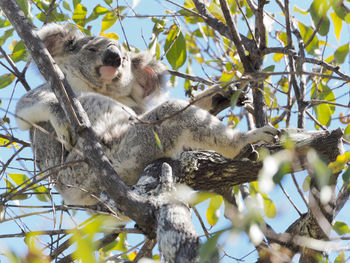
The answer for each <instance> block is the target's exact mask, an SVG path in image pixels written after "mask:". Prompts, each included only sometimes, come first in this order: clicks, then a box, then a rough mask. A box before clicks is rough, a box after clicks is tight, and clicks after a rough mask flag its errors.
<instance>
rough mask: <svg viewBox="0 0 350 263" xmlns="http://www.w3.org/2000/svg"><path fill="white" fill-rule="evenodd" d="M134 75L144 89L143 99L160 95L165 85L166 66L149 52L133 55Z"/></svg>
mask: <svg viewBox="0 0 350 263" xmlns="http://www.w3.org/2000/svg"><path fill="white" fill-rule="evenodd" d="M131 62H132V73H133V74H134V77H135V79H136V81H137V82H138V84H139V85H140V86H141V87H142V88H143V97H147V96H148V95H150V94H155V93H158V92H159V91H160V90H161V88H163V87H164V85H165V74H166V68H165V66H164V65H163V64H162V63H161V62H159V61H157V60H154V59H153V58H152V56H151V54H149V53H147V52H142V53H137V54H136V53H132V54H131Z"/></svg>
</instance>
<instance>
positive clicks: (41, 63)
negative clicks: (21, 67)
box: [0, 0, 155, 235]
mask: <svg viewBox="0 0 350 263" xmlns="http://www.w3.org/2000/svg"><path fill="white" fill-rule="evenodd" d="M0 7H1V9H2V10H3V12H4V13H5V14H6V16H7V18H8V19H9V20H10V22H11V24H12V25H13V26H14V28H15V29H16V31H17V33H18V35H19V36H20V37H21V38H22V39H23V41H24V43H25V45H26V46H27V48H28V50H29V53H30V55H31V57H33V59H34V60H35V62H36V64H37V66H38V68H39V70H40V72H41V74H42V75H43V76H44V77H45V79H46V80H47V82H48V83H49V84H50V86H51V87H52V90H53V91H54V92H55V94H56V96H57V97H58V101H61V102H62V106H63V108H64V110H65V111H66V114H67V116H68V118H69V120H70V124H71V126H72V127H74V128H75V130H76V131H77V132H78V134H79V135H80V136H81V137H82V139H83V140H84V145H86V147H83V150H84V152H83V154H84V156H85V157H86V159H87V160H88V162H89V163H90V167H91V169H96V170H97V171H96V172H97V173H99V174H100V175H101V181H102V184H103V185H104V186H105V188H106V191H107V193H108V194H109V195H110V197H111V198H112V199H113V200H114V201H115V203H117V204H118V205H119V208H120V209H121V210H122V211H123V212H125V215H127V216H129V217H130V218H132V219H133V220H135V221H136V222H137V224H138V225H139V227H140V228H142V229H143V230H144V231H145V232H146V233H149V234H152V233H154V226H155V218H154V217H153V215H152V211H153V209H154V207H152V205H151V204H150V203H149V202H148V201H147V199H146V198H142V197H140V196H138V195H136V194H135V193H133V192H132V191H131V190H130V189H129V187H127V186H126V184H125V183H124V182H123V181H122V180H121V179H120V178H119V176H118V175H117V174H116V172H115V171H114V169H113V167H112V166H111V164H110V163H109V161H108V159H107V158H106V156H105V155H104V153H103V151H102V147H101V145H100V144H99V142H98V139H97V137H96V136H95V134H94V132H93V130H92V128H91V127H90V123H89V120H88V118H87V116H86V113H85V112H84V110H83V109H82V107H81V105H80V103H79V102H78V100H77V99H76V97H75V94H74V93H73V91H72V89H71V88H70V87H69V84H68V83H67V81H66V79H65V77H64V75H63V73H62V72H61V70H60V69H59V68H58V67H57V66H56V65H55V63H54V61H53V60H52V58H51V56H50V54H49V52H48V51H47V49H46V48H45V46H44V44H43V43H42V41H41V40H40V38H39V37H38V36H37V35H36V34H35V33H34V31H33V27H32V25H31V24H30V23H29V22H28V20H27V19H26V17H25V15H24V13H23V11H21V9H20V8H19V6H18V4H17V2H16V1H15V0H0ZM62 83H64V86H63V84H62ZM130 207H133V209H129V208H130ZM153 235H154V234H153Z"/></svg>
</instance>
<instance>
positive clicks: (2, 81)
mask: <svg viewBox="0 0 350 263" xmlns="http://www.w3.org/2000/svg"><path fill="white" fill-rule="evenodd" d="M14 79H15V76H14V75H13V74H4V75H2V76H0V89H2V88H5V87H7V86H8V85H10V84H11V83H12V81H14Z"/></svg>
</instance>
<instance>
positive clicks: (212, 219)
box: [207, 195, 223, 226]
mask: <svg viewBox="0 0 350 263" xmlns="http://www.w3.org/2000/svg"><path fill="white" fill-rule="evenodd" d="M222 203H223V198H222V196H219V195H216V196H214V197H212V198H211V200H210V202H209V207H208V209H207V220H208V223H209V224H210V225H211V226H214V225H215V224H216V223H217V222H218V220H219V209H220V207H221V205H222Z"/></svg>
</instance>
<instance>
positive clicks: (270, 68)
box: [262, 65, 275, 72]
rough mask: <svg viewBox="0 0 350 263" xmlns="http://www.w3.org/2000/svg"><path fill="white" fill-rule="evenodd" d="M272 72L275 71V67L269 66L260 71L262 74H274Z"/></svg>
mask: <svg viewBox="0 0 350 263" xmlns="http://www.w3.org/2000/svg"><path fill="white" fill-rule="evenodd" d="M274 70H275V65H271V66H268V67H266V68H264V69H263V70H262V71H263V72H274Z"/></svg>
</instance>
